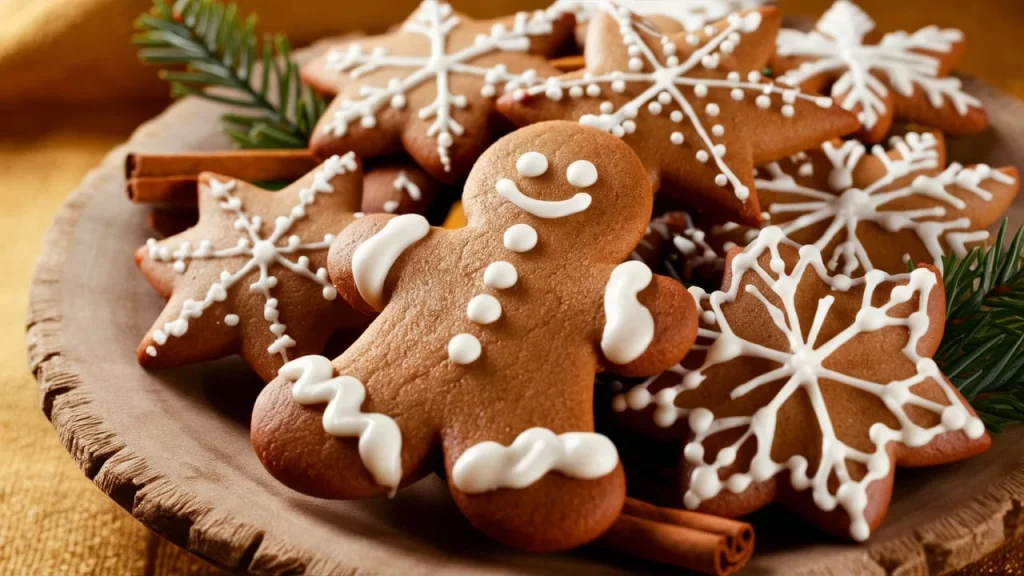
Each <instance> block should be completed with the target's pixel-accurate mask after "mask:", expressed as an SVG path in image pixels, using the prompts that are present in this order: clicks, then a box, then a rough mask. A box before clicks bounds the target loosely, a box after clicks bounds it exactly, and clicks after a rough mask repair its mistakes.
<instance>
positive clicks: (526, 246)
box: [504, 224, 537, 252]
mask: <svg viewBox="0 0 1024 576" xmlns="http://www.w3.org/2000/svg"><path fill="white" fill-rule="evenodd" d="M504 240H505V248H508V249H509V250H511V251H513V252H529V251H530V250H533V248H534V246H536V245H537V231H536V230H534V229H533V226H530V225H529V224H513V225H512V226H509V228H508V230H505V238H504Z"/></svg>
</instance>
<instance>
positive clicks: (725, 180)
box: [715, 174, 729, 186]
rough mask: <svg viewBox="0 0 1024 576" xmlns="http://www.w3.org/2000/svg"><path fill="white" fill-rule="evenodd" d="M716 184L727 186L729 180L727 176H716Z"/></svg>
mask: <svg viewBox="0 0 1024 576" xmlns="http://www.w3.org/2000/svg"><path fill="white" fill-rule="evenodd" d="M715 184H718V185H719V186H727V185H728V184H729V179H728V178H727V177H726V176H725V174H719V175H718V176H715Z"/></svg>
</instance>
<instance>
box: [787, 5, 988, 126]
mask: <svg viewBox="0 0 1024 576" xmlns="http://www.w3.org/2000/svg"><path fill="white" fill-rule="evenodd" d="M965 50H966V42H965V39H964V34H963V32H961V31H960V30H958V29H956V28H939V27H937V26H927V27H925V28H921V29H920V30H918V31H916V32H913V33H908V32H903V31H900V32H891V33H889V34H886V35H884V36H881V35H880V34H879V33H878V32H877V31H876V30H875V22H874V20H872V19H871V17H870V16H868V14H867V13H865V12H864V11H863V10H862V9H861V8H859V7H858V6H857V5H856V4H854V3H853V2H848V1H847V0H837V1H836V2H835V3H834V4H833V5H832V7H831V8H829V9H828V10H827V11H826V12H825V13H824V14H823V15H822V17H821V19H820V20H818V23H817V27H816V29H815V30H814V31H811V32H801V31H798V30H789V29H786V30H782V31H780V32H779V37H778V50H777V56H776V58H775V59H774V61H773V62H772V68H773V69H774V70H776V72H777V73H778V74H779V77H778V78H779V81H780V82H784V83H787V84H790V85H793V86H802V87H804V88H805V89H807V90H810V91H823V90H828V91H830V93H831V95H832V97H833V98H834V99H835V100H836V102H838V103H839V105H840V106H842V107H843V108H845V109H847V110H850V111H851V112H854V113H856V114H857V117H858V120H859V121H860V124H861V130H860V132H859V133H858V137H859V138H861V139H862V140H864V141H865V142H868V143H874V142H881V141H882V140H883V139H884V138H885V135H886V134H888V133H889V130H890V128H892V123H893V120H894V119H895V120H903V121H906V122H913V123H917V124H924V125H925V126H931V127H935V128H938V129H939V130H941V131H943V132H945V133H949V134H971V133H975V132H980V131H982V130H984V129H985V128H986V127H987V126H988V118H987V116H986V115H985V112H984V110H983V109H982V107H981V101H980V100H978V99H977V98H975V97H973V96H971V95H970V94H967V93H965V92H964V91H963V90H962V86H961V82H960V79H958V78H955V77H951V76H950V75H949V74H950V73H951V72H952V70H953V69H954V68H955V67H956V65H957V63H958V62H959V61H960V58H961V57H962V56H963V54H964V52H965Z"/></svg>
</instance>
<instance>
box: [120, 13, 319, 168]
mask: <svg viewBox="0 0 1024 576" xmlns="http://www.w3.org/2000/svg"><path fill="white" fill-rule="evenodd" d="M135 27H136V28H137V29H138V30H139V33H138V34H136V35H135V36H134V37H133V38H132V42H133V43H134V44H135V45H137V46H139V47H140V48H139V58H140V59H141V60H142V61H143V62H144V63H146V64H154V65H158V66H161V67H162V69H161V70H160V76H161V78H164V79H165V80H168V81H169V82H170V83H171V95H172V96H174V97H175V98H179V97H182V96H198V97H201V98H205V99H207V100H212V101H215V102H220V103H223V104H229V105H232V106H239V107H242V108H251V109H253V110H255V111H256V112H255V113H254V114H235V113H231V114H225V115H224V116H223V117H222V118H223V121H224V123H225V126H224V133H225V134H227V135H228V136H229V137H230V138H231V139H232V140H233V141H234V142H235V144H236V145H237V146H239V147H241V148H303V147H305V146H306V144H307V143H308V141H309V137H310V134H311V133H312V131H313V127H314V126H315V125H316V122H317V120H318V119H319V118H320V116H321V115H322V114H323V112H324V109H325V108H326V103H325V102H324V100H323V99H322V98H320V96H319V95H317V94H316V92H315V91H313V89H312V88H310V87H309V86H307V85H305V84H304V83H303V82H302V81H301V80H300V79H299V67H298V64H296V63H295V62H294V61H293V60H292V58H291V50H290V48H289V45H288V39H287V38H285V37H284V36H282V35H267V36H265V37H264V38H263V41H262V45H260V46H258V44H259V43H258V42H257V40H256V32H255V29H256V16H255V15H250V16H249V17H247V18H245V19H242V18H241V17H240V16H239V14H238V7H237V6H236V5H235V4H224V3H222V2H218V1H217V0H177V1H176V2H175V3H174V5H173V6H169V5H168V4H167V3H166V2H164V1H163V0H154V2H153V8H152V9H151V10H150V11H149V12H147V13H145V14H143V15H142V16H140V17H139V18H138V20H136V22H135ZM258 48H259V51H258ZM257 63H259V70H258V71H257ZM211 89H212V90H211Z"/></svg>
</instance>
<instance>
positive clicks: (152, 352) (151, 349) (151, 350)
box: [146, 346, 156, 358]
mask: <svg viewBox="0 0 1024 576" xmlns="http://www.w3.org/2000/svg"><path fill="white" fill-rule="evenodd" d="M146 355H147V356H149V357H151V358H156V348H154V347H153V346H146Z"/></svg>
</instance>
